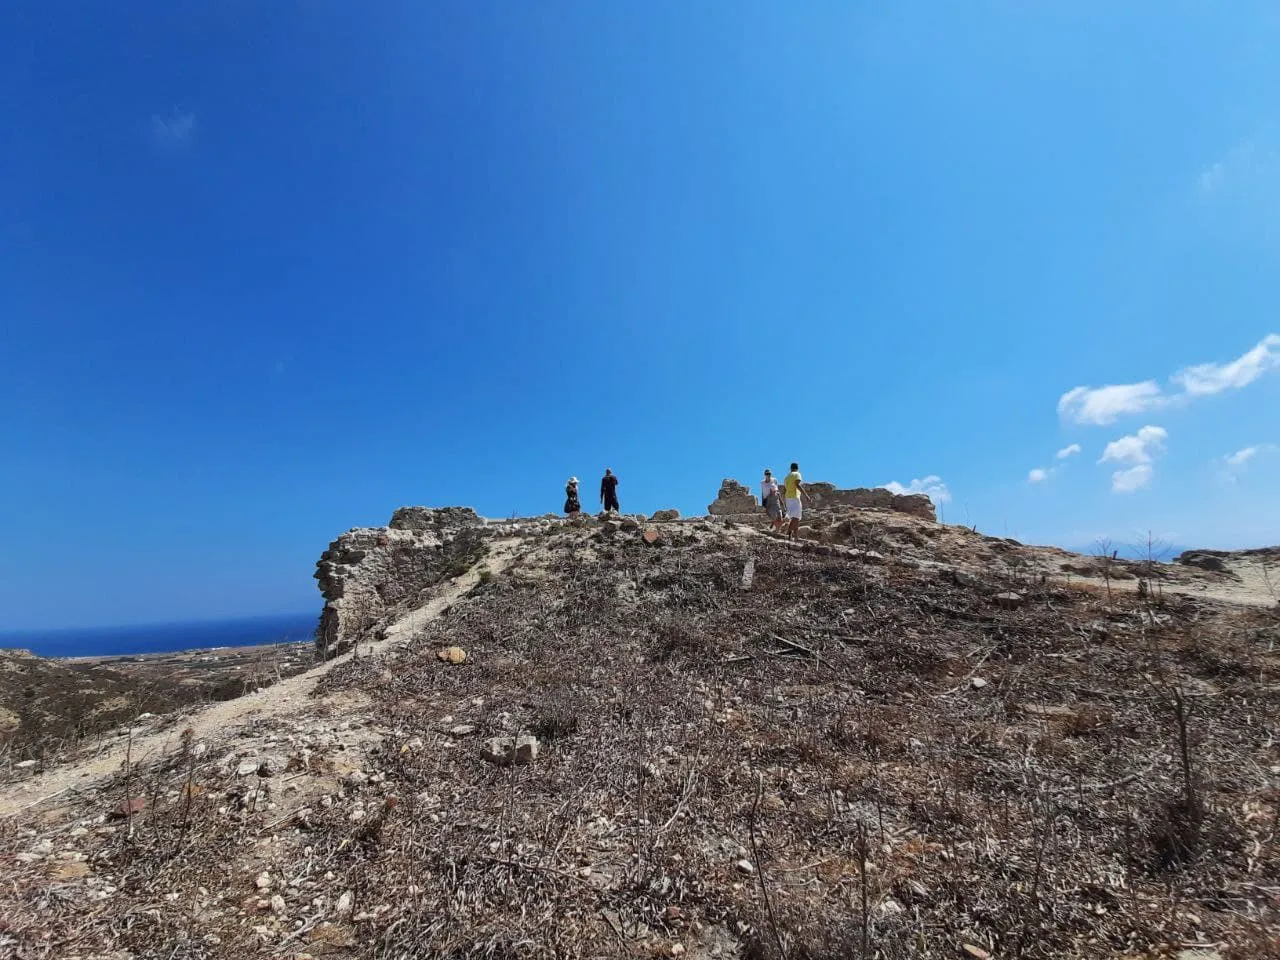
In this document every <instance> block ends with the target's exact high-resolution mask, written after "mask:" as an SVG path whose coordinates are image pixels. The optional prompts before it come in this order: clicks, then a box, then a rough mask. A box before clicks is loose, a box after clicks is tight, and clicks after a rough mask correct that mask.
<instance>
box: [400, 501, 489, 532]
mask: <svg viewBox="0 0 1280 960" xmlns="http://www.w3.org/2000/svg"><path fill="white" fill-rule="evenodd" d="M483 522H484V521H483V520H481V518H480V516H479V514H477V513H476V512H475V511H474V510H472V509H471V508H470V507H401V508H400V509H399V510H397V511H396V512H395V513H393V514H392V515H391V522H390V523H389V524H387V526H388V527H390V528H391V529H392V530H412V531H414V532H417V533H424V532H425V533H434V534H436V535H437V536H441V537H447V536H452V535H453V534H456V533H457V532H458V531H459V530H465V529H467V528H468V527H476V526H480V525H481V524H482V523H483Z"/></svg>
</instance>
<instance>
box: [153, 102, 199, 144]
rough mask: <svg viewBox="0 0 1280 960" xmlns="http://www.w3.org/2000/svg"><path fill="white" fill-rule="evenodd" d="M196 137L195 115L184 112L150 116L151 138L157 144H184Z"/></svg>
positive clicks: (176, 111) (177, 111) (178, 111)
mask: <svg viewBox="0 0 1280 960" xmlns="http://www.w3.org/2000/svg"><path fill="white" fill-rule="evenodd" d="M195 135H196V115H195V114H194V113H188V112H187V111H185V110H174V111H173V112H171V113H168V114H164V115H161V114H158V113H153V114H152V115H151V138H152V139H153V140H154V141H155V142H156V143H158V144H166V143H170V144H172V143H185V142H186V141H188V140H190V139H192V138H193V137H194V136H195Z"/></svg>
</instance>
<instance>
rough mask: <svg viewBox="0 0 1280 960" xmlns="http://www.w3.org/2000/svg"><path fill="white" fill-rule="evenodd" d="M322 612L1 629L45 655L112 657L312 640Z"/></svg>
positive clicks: (2, 638) (14, 642)
mask: <svg viewBox="0 0 1280 960" xmlns="http://www.w3.org/2000/svg"><path fill="white" fill-rule="evenodd" d="M319 616H320V615H319V613H318V612H315V613H286V614H272V615H268V616H258V617H227V618H223V619H218V620H183V621H176V622H173V623H147V624H136V625H123V626H110V627H58V628H54V629H25V630H3V631H0V648H8V649H21V650H30V651H31V652H32V653H34V654H37V655H38V656H42V657H113V656H129V655H138V654H146V653H179V652H182V651H185V650H205V649H210V648H215V647H252V646H259V645H264V644H272V643H302V642H310V641H311V639H312V638H313V636H314V635H315V628H316V623H317V622H318V620H319Z"/></svg>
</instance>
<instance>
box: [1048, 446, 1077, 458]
mask: <svg viewBox="0 0 1280 960" xmlns="http://www.w3.org/2000/svg"><path fill="white" fill-rule="evenodd" d="M1079 452H1080V444H1078V443H1073V444H1071V446H1069V447H1063V448H1062V449H1061V450H1059V451H1058V452H1057V453H1056V454H1054V456H1056V457H1057V458H1058V459H1059V460H1065V459H1067V457H1073V456H1075V455H1076V454H1077V453H1079Z"/></svg>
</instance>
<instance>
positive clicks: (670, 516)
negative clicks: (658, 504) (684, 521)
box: [649, 510, 680, 522]
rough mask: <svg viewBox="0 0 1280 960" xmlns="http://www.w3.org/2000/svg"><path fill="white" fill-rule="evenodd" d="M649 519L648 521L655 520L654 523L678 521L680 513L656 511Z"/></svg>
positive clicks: (676, 511)
mask: <svg viewBox="0 0 1280 960" xmlns="http://www.w3.org/2000/svg"><path fill="white" fill-rule="evenodd" d="M649 519H650V520H656V521H659V522H661V521H670V520H679V519H680V511H679V510H657V511H655V512H654V514H653V516H652V517H650V518H649Z"/></svg>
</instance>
